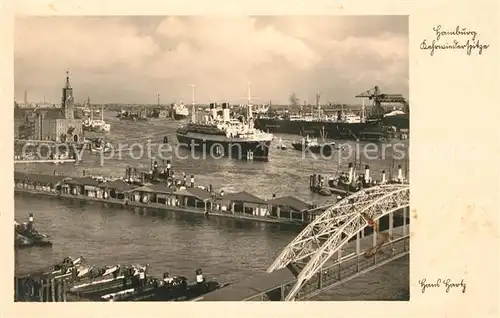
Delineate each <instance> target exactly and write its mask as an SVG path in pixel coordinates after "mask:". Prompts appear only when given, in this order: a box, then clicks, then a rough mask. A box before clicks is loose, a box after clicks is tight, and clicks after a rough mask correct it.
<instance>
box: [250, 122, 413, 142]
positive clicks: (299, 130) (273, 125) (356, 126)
mask: <svg viewBox="0 0 500 318" xmlns="http://www.w3.org/2000/svg"><path fill="white" fill-rule="evenodd" d="M382 124H383V125H386V126H395V127H396V128H397V129H398V130H399V129H408V126H409V123H408V119H407V118H406V119H405V118H402V117H398V118H392V117H391V118H384V120H383V121H382ZM255 126H256V127H257V128H259V129H262V130H263V131H267V132H270V133H282V134H292V135H310V136H314V137H321V134H322V132H323V131H324V133H325V134H326V135H327V137H328V138H333V139H347V140H352V139H354V140H355V139H357V138H358V135H359V134H360V133H361V132H366V131H381V132H382V131H383V129H382V127H381V123H380V122H377V121H373V122H366V123H334V122H321V121H303V120H284V119H271V118H257V119H256V120H255Z"/></svg>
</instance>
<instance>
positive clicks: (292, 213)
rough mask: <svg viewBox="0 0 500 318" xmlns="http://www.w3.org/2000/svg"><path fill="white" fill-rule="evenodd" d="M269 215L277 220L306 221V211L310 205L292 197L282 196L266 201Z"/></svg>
mask: <svg viewBox="0 0 500 318" xmlns="http://www.w3.org/2000/svg"><path fill="white" fill-rule="evenodd" d="M267 203H268V204H269V208H270V213H269V214H270V215H271V216H272V217H277V218H290V219H291V220H301V221H302V222H305V221H307V219H308V217H307V212H306V211H307V210H308V209H310V208H311V205H310V204H308V203H306V202H304V201H302V200H300V199H298V198H296V197H293V196H289V195H287V196H283V197H279V198H273V199H271V200H269V201H267Z"/></svg>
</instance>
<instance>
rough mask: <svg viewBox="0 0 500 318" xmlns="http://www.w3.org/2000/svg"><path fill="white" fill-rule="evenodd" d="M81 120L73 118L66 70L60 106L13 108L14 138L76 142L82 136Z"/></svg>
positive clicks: (72, 106) (72, 99) (72, 97)
mask: <svg viewBox="0 0 500 318" xmlns="http://www.w3.org/2000/svg"><path fill="white" fill-rule="evenodd" d="M82 125H83V122H82V120H81V119H75V105H74V96H73V88H72V87H71V84H70V81H69V74H68V73H67V72H66V83H65V85H64V87H63V89H62V101H61V107H60V108H52V107H51V108H45V107H44V108H42V107H34V108H14V138H16V139H21V140H47V141H57V142H66V141H74V142H78V141H80V139H81V138H82V137H83V127H82Z"/></svg>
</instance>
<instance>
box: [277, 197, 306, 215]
mask: <svg viewBox="0 0 500 318" xmlns="http://www.w3.org/2000/svg"><path fill="white" fill-rule="evenodd" d="M267 203H269V204H273V205H281V206H288V207H291V208H292V209H294V210H297V211H302V210H307V209H309V208H310V206H309V204H307V203H306V202H304V201H302V200H300V199H298V198H296V197H293V196H290V195H287V196H284V197H279V198H274V199H272V200H269V201H267Z"/></svg>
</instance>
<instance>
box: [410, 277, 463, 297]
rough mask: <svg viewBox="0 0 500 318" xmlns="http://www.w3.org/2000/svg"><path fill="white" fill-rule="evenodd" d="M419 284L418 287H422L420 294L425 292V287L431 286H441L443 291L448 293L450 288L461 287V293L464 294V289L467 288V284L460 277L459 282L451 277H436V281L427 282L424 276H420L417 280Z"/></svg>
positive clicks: (429, 287)
mask: <svg viewBox="0 0 500 318" xmlns="http://www.w3.org/2000/svg"><path fill="white" fill-rule="evenodd" d="M418 283H419V284H420V288H421V289H422V294H423V293H425V291H426V290H427V289H431V288H443V289H444V290H445V292H447V293H449V292H450V291H451V290H452V289H457V288H459V289H461V290H462V293H464V294H465V290H466V289H467V285H466V284H465V281H464V279H463V278H462V279H461V280H460V281H459V282H456V281H452V280H451V278H446V279H441V278H438V279H437V280H436V281H432V282H431V281H429V282H427V279H426V278H422V279H421V280H419V281H418Z"/></svg>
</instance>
